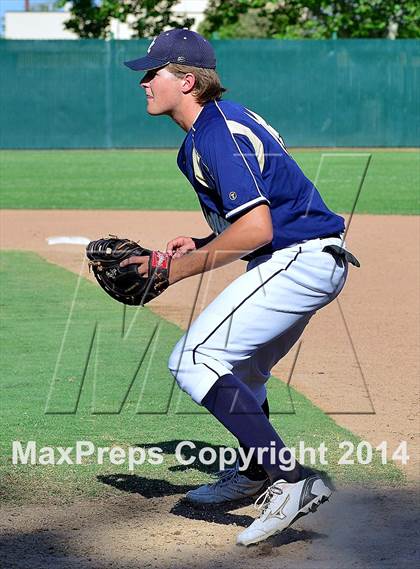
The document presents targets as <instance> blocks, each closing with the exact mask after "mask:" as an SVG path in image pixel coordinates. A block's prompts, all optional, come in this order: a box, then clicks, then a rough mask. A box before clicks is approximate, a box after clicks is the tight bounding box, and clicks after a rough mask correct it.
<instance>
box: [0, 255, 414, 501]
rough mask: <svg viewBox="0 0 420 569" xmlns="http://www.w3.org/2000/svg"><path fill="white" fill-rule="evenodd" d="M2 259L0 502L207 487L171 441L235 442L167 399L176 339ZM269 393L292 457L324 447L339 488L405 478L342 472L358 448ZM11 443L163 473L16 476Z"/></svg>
mask: <svg viewBox="0 0 420 569" xmlns="http://www.w3.org/2000/svg"><path fill="white" fill-rule="evenodd" d="M0 258H1V265H0V276H1V283H2V289H1V290H2V298H1V305H2V325H1V341H2V377H1V391H2V398H1V416H2V422H1V425H2V428H1V437H0V496H1V499H2V500H3V501H10V502H37V501H39V500H43V499H46V498H47V497H48V500H50V501H51V500H53V501H54V500H57V501H60V500H72V499H74V498H75V497H77V496H99V495H107V494H109V493H115V492H116V491H117V490H115V488H114V484H110V481H112V480H114V481H117V480H120V481H121V480H124V481H125V482H124V484H126V485H128V486H129V485H130V483H133V484H134V482H135V483H136V484H143V485H144V486H145V487H146V486H147V485H148V484H150V483H151V482H153V481H159V482H158V484H159V485H161V487H162V488H163V489H165V488H166V489H167V488H170V489H172V490H176V491H178V492H183V491H185V490H187V489H188V488H189V487H190V485H195V484H198V483H200V482H202V481H204V480H208V477H209V473H208V471H207V470H203V466H200V465H197V466H192V467H184V466H181V465H179V464H178V463H177V461H176V460H175V457H174V454H173V452H174V448H175V445H176V444H177V441H179V440H183V439H186V440H192V441H195V442H196V444H197V447H198V448H200V447H202V446H208V445H211V446H213V447H215V448H218V446H219V445H225V446H229V445H235V441H234V440H233V439H232V437H231V436H230V435H229V434H228V433H227V431H225V429H224V428H223V427H222V426H221V425H219V424H218V423H217V421H215V420H214V419H213V418H212V417H211V416H209V415H208V414H207V413H203V409H202V408H201V407H199V406H197V405H195V404H194V403H193V402H192V401H190V399H189V398H188V397H187V396H185V395H183V394H181V391H180V390H179V389H178V387H176V386H175V389H173V387H174V383H173V380H172V377H171V376H170V373H169V371H168V370H167V368H166V362H167V358H168V356H169V354H170V351H171V348H172V346H173V345H174V343H175V342H176V341H177V339H178V338H179V337H180V336H181V334H182V332H181V330H180V329H179V328H177V327H176V326H175V325H173V324H170V323H168V322H167V321H165V320H162V319H161V318H159V317H158V316H157V315H155V314H154V313H152V312H151V311H150V310H149V309H147V308H142V309H140V310H139V309H135V308H127V310H126V312H124V308H123V307H122V305H119V304H117V303H115V302H113V301H112V300H111V299H110V298H109V297H107V296H106V295H105V294H102V293H99V291H98V288H97V286H95V285H94V284H92V283H90V282H88V281H86V280H85V279H80V282H79V280H78V278H77V276H76V275H74V274H73V273H70V272H68V271H66V270H65V269H62V268H59V267H57V266H55V265H52V264H49V263H47V262H45V261H43V260H41V259H40V258H39V257H38V256H36V255H34V254H29V253H20V252H3V253H2V254H1V256H0ZM11 267H17V270H16V271H11V270H10V268H11ZM6 292H7V297H6ZM76 293H77V294H76ZM71 310H72V311H71ZM123 330H124V331H125V332H124V334H125V336H124V337H123ZM128 331H129V332H130V333H128ZM94 332H95V335H94ZM65 333H66V337H65V338H66V339H65V342H64V344H63V349H62V350H61V347H62V342H63V336H64V334H65ZM60 353H61V357H60ZM130 385H131V389H129V388H130ZM269 386H270V387H269V389H270V406H271V409H272V411H273V415H272V421H273V423H274V425H275V427H276V428H278V429H279V431H280V432H281V433H283V434H285V436H286V441H287V443H288V444H289V445H292V446H293V445H295V444H297V443H298V441H300V440H303V441H305V444H306V446H312V447H317V446H318V445H319V444H320V443H321V442H322V441H325V443H326V445H327V448H328V449H329V454H328V466H327V467H322V468H323V469H324V470H327V471H328V473H329V474H330V475H332V476H333V477H334V478H335V480H336V481H337V482H338V483H353V482H357V483H361V484H370V483H371V484H378V483H379V484H380V483H386V484H391V485H400V484H403V483H404V476H403V474H402V472H401V471H400V470H399V469H398V468H397V467H396V466H394V465H393V464H388V465H382V464H381V462H380V460H379V456H378V455H377V454H376V453H375V454H374V459H373V462H372V463H371V464H369V465H353V466H350V465H349V466H339V465H338V464H337V462H338V459H339V457H340V456H341V455H342V454H343V451H342V450H340V449H339V448H338V444H339V443H340V442H341V441H344V440H349V441H352V442H354V443H355V444H357V442H358V441H359V439H358V438H357V437H355V436H354V435H353V434H351V433H350V432H348V431H346V430H345V429H343V428H341V427H339V426H338V425H337V424H336V423H335V422H334V421H333V420H332V419H331V418H330V417H328V416H326V415H325V414H324V413H323V412H322V411H321V410H319V409H318V408H317V407H315V406H314V405H313V404H312V403H311V402H310V401H308V400H307V399H306V398H305V397H304V396H302V395H300V394H299V393H297V392H295V391H294V390H292V391H291V397H292V402H291V400H290V397H289V392H288V390H287V388H286V386H285V384H283V383H282V382H280V381H278V380H277V379H275V378H272V380H271V381H270V383H269ZM293 409H294V410H295V412H294V413H293ZM15 440H19V441H22V443H26V442H27V441H30V440H35V441H36V442H37V444H38V448H39V447H42V446H65V447H66V446H74V445H75V442H76V441H78V440H85V441H92V442H93V443H94V444H95V445H100V446H108V447H113V446H116V445H117V446H121V447H123V448H125V449H126V448H127V447H128V446H130V445H131V446H141V447H150V446H158V447H161V448H162V449H163V450H164V451H165V453H166V454H165V460H164V462H163V464H162V465H159V466H156V465H149V464H147V463H145V464H144V465H142V466H138V467H137V468H136V469H135V470H134V472H133V475H131V474H130V472H129V471H128V469H127V466H119V465H112V464H110V463H109V461H107V460H105V461H104V464H103V465H98V464H96V463H95V461H94V460H92V459H90V458H87V459H86V460H85V461H84V463H83V464H82V465H74V466H70V465H61V466H60V465H56V466H51V465H47V466H43V465H33V466H22V465H21V466H14V465H13V464H12V452H11V443H12V441H15ZM116 475H118V476H116ZM154 487H156V486H154Z"/></svg>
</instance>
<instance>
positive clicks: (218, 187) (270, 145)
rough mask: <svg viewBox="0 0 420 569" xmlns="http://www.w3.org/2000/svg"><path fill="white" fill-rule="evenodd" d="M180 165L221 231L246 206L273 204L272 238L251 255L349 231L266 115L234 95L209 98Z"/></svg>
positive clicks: (209, 218)
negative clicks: (234, 99) (233, 98)
mask: <svg viewBox="0 0 420 569" xmlns="http://www.w3.org/2000/svg"><path fill="white" fill-rule="evenodd" d="M178 166H179V168H180V170H181V171H182V172H183V174H184V175H185V176H186V177H187V178H188V180H189V181H190V183H191V184H192V186H193V187H194V190H195V191H196V193H197V196H198V199H199V201H200V205H201V208H202V210H203V213H204V216H205V218H206V220H207V222H208V224H209V226H210V227H211V229H212V230H213V232H214V233H215V234H216V235H218V234H219V233H221V232H222V231H223V230H224V229H226V227H227V226H228V225H229V224H231V223H232V222H234V221H235V220H236V219H238V217H240V216H241V215H242V214H244V213H245V212H247V211H249V210H250V209H252V208H254V207H256V206H258V205H260V204H267V205H268V206H269V208H270V212H271V218H272V223H273V240H272V242H271V243H270V244H269V245H267V246H265V247H263V249H260V250H259V251H258V252H254V254H251V255H250V256H249V257H247V258H252V257H253V256H256V255H259V254H261V253H270V252H273V251H276V250H278V249H283V248H284V247H288V246H290V245H294V244H296V243H301V242H302V241H306V240H308V239H314V238H317V237H323V236H326V235H331V234H334V233H339V232H342V231H344V220H343V218H342V217H340V216H339V215H336V214H335V213H333V212H332V211H330V210H329V209H328V207H327V206H326V205H325V203H324V202H323V200H322V198H321V196H320V194H319V192H318V190H317V189H316V188H315V186H314V184H313V183H312V182H311V181H310V180H309V179H308V178H307V177H306V176H305V175H304V174H303V172H302V170H301V169H300V168H299V166H298V165H297V164H296V162H295V161H294V160H293V158H292V157H291V156H290V154H289V153H288V152H287V149H286V147H285V146H284V143H283V140H282V138H281V137H280V136H279V134H278V133H277V132H276V131H275V130H274V129H273V128H272V127H271V126H270V125H268V124H267V123H266V122H265V121H264V119H262V118H261V117H260V116H259V115H257V114H255V113H254V112H252V111H250V110H248V109H246V108H244V107H242V106H241V105H239V104H237V103H234V102H232V101H211V102H209V103H206V104H205V105H204V107H203V109H202V111H201V112H200V114H199V115H198V117H197V119H196V120H195V122H194V124H193V126H192V127H191V129H190V130H189V131H188V134H187V136H186V137H185V140H184V142H183V144H182V146H181V148H180V150H179V153H178Z"/></svg>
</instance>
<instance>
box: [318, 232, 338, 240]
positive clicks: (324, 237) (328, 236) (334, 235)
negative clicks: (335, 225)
mask: <svg viewBox="0 0 420 569" xmlns="http://www.w3.org/2000/svg"><path fill="white" fill-rule="evenodd" d="M332 237H336V238H337V239H341V233H332V234H331V235H324V236H323V237H320V239H331V238H332Z"/></svg>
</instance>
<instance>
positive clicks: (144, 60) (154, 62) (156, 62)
mask: <svg viewBox="0 0 420 569" xmlns="http://www.w3.org/2000/svg"><path fill="white" fill-rule="evenodd" d="M168 63H170V62H169V61H163V60H161V59H155V58H154V57H150V56H149V55H146V57H140V59H132V60H131V61H124V65H126V66H127V67H129V68H130V69H132V70H133V71H149V70H150V69H158V67H164V66H165V65H168Z"/></svg>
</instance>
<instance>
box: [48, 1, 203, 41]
mask: <svg viewBox="0 0 420 569" xmlns="http://www.w3.org/2000/svg"><path fill="white" fill-rule="evenodd" d="M178 2H179V0H101V1H100V2H98V1H97V0H71V1H70V5H71V8H70V12H71V17H70V19H69V20H68V21H67V23H66V24H65V27H66V28H67V29H68V30H71V31H72V32H75V33H76V34H77V35H78V36H79V37H81V38H109V37H110V36H111V32H110V25H111V20H112V19H113V18H115V19H116V20H119V21H120V22H128V23H129V25H130V27H131V29H132V30H133V37H135V38H145V37H146V38H150V37H154V36H157V35H158V34H159V33H160V32H161V31H162V30H164V29H167V28H190V27H191V26H192V25H193V23H194V19H192V18H183V17H179V16H176V15H174V14H173V13H172V7H173V6H174V5H175V4H178ZM68 3H69V2H68V0H59V4H58V5H61V6H63V5H64V4H68Z"/></svg>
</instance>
